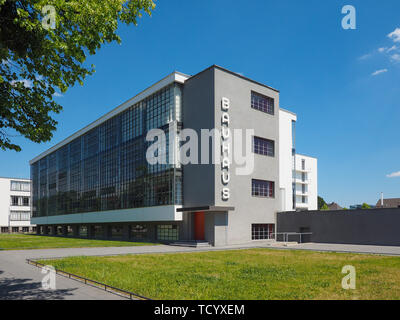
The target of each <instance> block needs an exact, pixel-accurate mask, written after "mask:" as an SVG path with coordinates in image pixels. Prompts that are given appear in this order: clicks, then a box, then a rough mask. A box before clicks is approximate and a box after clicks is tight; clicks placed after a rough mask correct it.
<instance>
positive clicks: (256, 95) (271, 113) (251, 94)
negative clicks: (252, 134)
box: [250, 90, 275, 116]
mask: <svg viewBox="0 0 400 320" xmlns="http://www.w3.org/2000/svg"><path fill="white" fill-rule="evenodd" d="M253 96H255V97H258V99H265V100H267V101H268V100H272V112H269V111H268V104H267V103H265V106H266V108H265V109H264V108H261V107H256V106H255V105H254V104H253ZM250 106H251V108H252V109H254V110H258V111H261V112H263V113H266V114H269V115H271V116H274V115H275V99H274V98H272V97H269V96H267V95H265V94H262V93H259V92H256V91H254V90H251V93H250Z"/></svg>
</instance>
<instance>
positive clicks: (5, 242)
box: [0, 234, 154, 250]
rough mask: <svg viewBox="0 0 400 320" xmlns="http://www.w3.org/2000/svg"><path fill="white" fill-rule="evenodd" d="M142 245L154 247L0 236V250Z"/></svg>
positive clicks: (110, 242) (87, 240)
mask: <svg viewBox="0 0 400 320" xmlns="http://www.w3.org/2000/svg"><path fill="white" fill-rule="evenodd" d="M143 245H154V243H143V242H126V241H106V240H92V239H76V238H61V237H48V236H37V235H27V234H0V250H22V249H50V248H85V247H131V246H143Z"/></svg>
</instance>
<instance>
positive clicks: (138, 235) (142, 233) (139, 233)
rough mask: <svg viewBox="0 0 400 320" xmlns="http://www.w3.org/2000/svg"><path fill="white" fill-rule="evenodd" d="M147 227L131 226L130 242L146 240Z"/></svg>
mask: <svg viewBox="0 0 400 320" xmlns="http://www.w3.org/2000/svg"><path fill="white" fill-rule="evenodd" d="M147 238H148V236H147V227H146V226H144V225H140V224H137V225H133V226H131V239H132V240H143V239H147Z"/></svg>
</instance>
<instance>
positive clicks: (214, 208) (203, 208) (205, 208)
mask: <svg viewBox="0 0 400 320" xmlns="http://www.w3.org/2000/svg"><path fill="white" fill-rule="evenodd" d="M234 210H235V207H223V206H201V207H186V208H178V209H176V211H177V212H198V211H201V212H227V211H234Z"/></svg>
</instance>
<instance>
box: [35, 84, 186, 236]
mask: <svg viewBox="0 0 400 320" xmlns="http://www.w3.org/2000/svg"><path fill="white" fill-rule="evenodd" d="M180 92H181V85H179V84H172V85H169V86H167V87H165V88H163V89H160V90H159V91H158V92H156V93H154V94H153V95H151V96H149V97H147V98H145V99H143V100H142V101H140V102H138V103H136V104H135V105H133V106H131V107H130V108H128V109H127V110H125V111H123V112H121V113H118V114H116V115H115V116H113V117H112V118H110V119H108V120H107V121H105V122H103V123H102V124H100V125H98V126H96V127H94V128H92V129H91V130H90V131H88V132H86V133H85V134H83V135H81V136H79V137H77V138H76V139H74V140H73V141H71V142H70V143H68V144H67V145H65V146H63V147H62V148H59V149H58V150H56V151H54V152H53V153H52V154H49V155H47V156H46V157H44V158H42V159H40V160H39V161H37V162H35V163H33V164H32V165H31V177H32V199H30V202H31V203H30V204H31V205H32V210H33V213H32V214H33V216H34V217H44V216H54V215H65V214H73V213H84V212H93V211H109V210H118V209H130V208H139V207H150V206H159V205H171V204H181V203H182V187H181V183H182V169H181V168H180V167H179V166H175V165H174V164H172V163H171V164H156V165H149V164H148V162H147V161H146V152H147V148H148V146H149V144H150V142H147V141H146V139H145V137H146V134H147V132H148V131H149V130H150V129H153V128H157V129H161V130H164V132H166V136H167V146H166V147H167V148H166V155H167V161H169V159H168V156H169V152H168V151H169V150H168V148H169V144H168V143H169V135H168V131H169V130H168V129H169V123H170V122H171V121H178V120H179V119H181V115H180V113H181V110H180V109H179V110H178V109H177V108H178V103H179V104H180V103H181V102H180V100H181V93H180ZM179 108H180V106H179ZM181 126H182V124H181V123H179V122H178V123H177V128H176V130H177V132H179V130H180V129H181ZM90 231H91V230H90ZM90 233H91V234H92V232H90Z"/></svg>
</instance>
